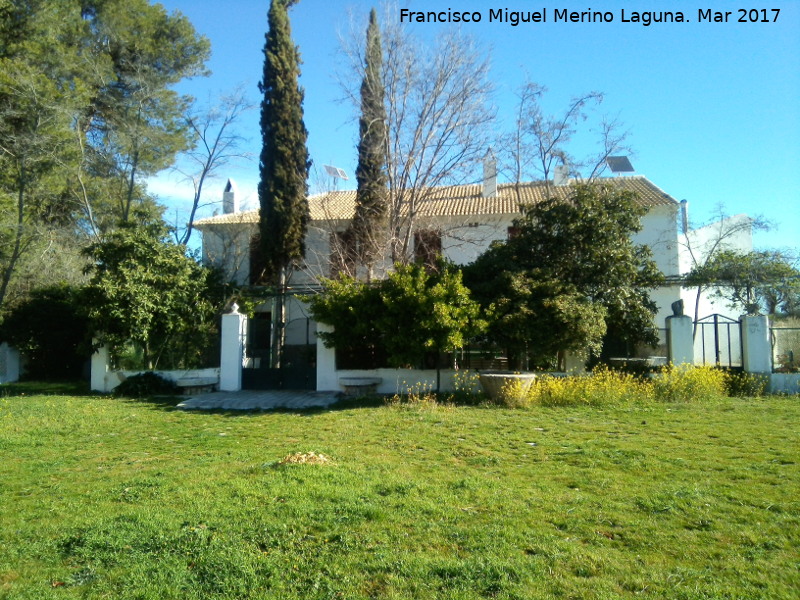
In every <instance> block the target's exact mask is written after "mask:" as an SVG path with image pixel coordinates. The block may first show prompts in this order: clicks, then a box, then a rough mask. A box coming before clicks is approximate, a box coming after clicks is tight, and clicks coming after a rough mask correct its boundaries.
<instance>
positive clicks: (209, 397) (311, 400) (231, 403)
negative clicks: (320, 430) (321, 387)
mask: <svg viewBox="0 0 800 600" xmlns="http://www.w3.org/2000/svg"><path fill="white" fill-rule="evenodd" d="M340 398H341V394H340V393H339V392H311V391H307V392H306V391H286V390H244V391H241V392H210V393H207V394H197V395H196V396H192V397H191V398H187V399H186V400H184V401H183V402H181V403H180V404H178V408H181V409H183V410H219V409H222V410H274V409H276V408H285V409H288V410H305V409H309V408H325V407H327V406H330V405H331V404H335V403H336V402H338V401H339V399H340Z"/></svg>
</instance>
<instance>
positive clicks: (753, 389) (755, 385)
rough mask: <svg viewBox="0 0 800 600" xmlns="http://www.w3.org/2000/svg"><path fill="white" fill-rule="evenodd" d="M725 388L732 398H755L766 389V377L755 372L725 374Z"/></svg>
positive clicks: (761, 394)
mask: <svg viewBox="0 0 800 600" xmlns="http://www.w3.org/2000/svg"><path fill="white" fill-rule="evenodd" d="M725 390H726V392H727V393H728V396H731V397H734V398H757V397H759V396H763V395H764V394H765V393H766V391H767V378H766V377H765V376H764V375H757V374H755V373H733V372H728V373H726V374H725Z"/></svg>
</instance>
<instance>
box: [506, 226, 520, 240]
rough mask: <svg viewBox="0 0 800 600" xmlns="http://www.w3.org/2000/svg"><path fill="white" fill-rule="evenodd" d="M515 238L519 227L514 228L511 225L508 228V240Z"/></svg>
mask: <svg viewBox="0 0 800 600" xmlns="http://www.w3.org/2000/svg"><path fill="white" fill-rule="evenodd" d="M516 237H519V227H514V226H513V225H512V226H511V227H509V228H508V239H510V240H513V239H514V238H516Z"/></svg>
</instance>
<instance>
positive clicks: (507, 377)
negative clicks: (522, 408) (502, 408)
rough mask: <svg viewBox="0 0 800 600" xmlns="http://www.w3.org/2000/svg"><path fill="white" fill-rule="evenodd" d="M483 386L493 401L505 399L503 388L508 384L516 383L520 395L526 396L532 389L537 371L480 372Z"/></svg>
mask: <svg viewBox="0 0 800 600" xmlns="http://www.w3.org/2000/svg"><path fill="white" fill-rule="evenodd" d="M479 379H480V382H481V387H482V388H483V391H484V392H485V393H486V395H487V396H489V398H491V399H492V401H493V402H497V401H500V400H502V399H503V390H504V388H505V387H506V386H507V385H510V384H514V385H516V386H518V387H517V391H518V393H519V395H520V396H525V395H526V394H527V393H528V390H530V389H531V385H532V384H533V380H534V379H536V374H535V373H513V372H511V371H509V372H502V371H495V372H492V371H487V372H485V373H480V374H479Z"/></svg>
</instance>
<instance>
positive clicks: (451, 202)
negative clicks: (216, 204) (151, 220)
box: [194, 175, 678, 229]
mask: <svg viewBox="0 0 800 600" xmlns="http://www.w3.org/2000/svg"><path fill="white" fill-rule="evenodd" d="M602 181H603V182H604V183H610V184H612V185H614V186H617V187H621V188H622V189H625V190H630V191H633V192H636V193H637V203H638V204H640V205H641V206H644V207H645V208H651V207H654V206H677V205H678V201H677V200H675V198H673V197H672V196H670V195H669V194H667V193H665V192H664V191H663V190H661V189H660V188H659V187H658V186H656V185H654V184H653V183H652V182H651V181H650V180H648V179H647V178H646V177H644V176H642V175H636V176H632V177H609V178H604V179H602ZM515 187H516V186H515V185H514V184H511V183H501V184H499V185H498V186H497V196H496V197H495V198H484V197H483V194H482V189H483V187H482V185H480V184H471V185H457V186H445V187H439V188H433V189H432V190H431V191H430V192H428V193H427V194H425V195H424V197H423V198H421V199H418V200H417V202H418V211H419V212H418V216H421V217H446V216H470V215H476V216H477V215H516V214H519V204H520V201H519V200H518V195H517V192H516V189H515ZM550 190H551V193H553V194H555V196H556V197H559V198H567V197H568V196H569V193H570V186H560V187H553V186H551V187H550ZM546 193H547V187H546V185H545V183H544V182H541V181H537V182H527V183H523V184H521V185H520V189H519V199H521V203H522V204H531V203H535V202H539V201H541V200H543V199H544V198H545V195H546ZM308 204H309V211H310V213H311V220H312V221H330V220H348V219H351V218H352V217H353V212H354V211H355V204H356V192H355V190H345V191H340V192H329V193H327V194H318V195H315V196H311V197H309V199H308ZM256 222H258V210H250V211H247V212H241V213H235V214H225V215H218V216H215V217H208V218H205V219H200V220H199V221H196V222H195V224H194V225H195V227H197V228H198V229H203V228H204V227H207V226H212V225H223V224H233V223H256Z"/></svg>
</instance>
